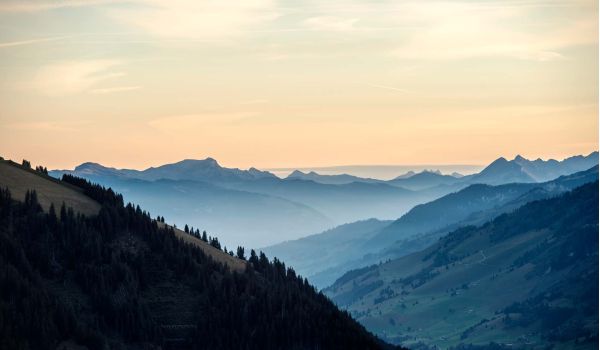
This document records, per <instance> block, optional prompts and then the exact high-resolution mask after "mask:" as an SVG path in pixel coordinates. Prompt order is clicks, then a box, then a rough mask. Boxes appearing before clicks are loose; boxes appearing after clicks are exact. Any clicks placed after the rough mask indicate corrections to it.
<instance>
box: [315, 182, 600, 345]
mask: <svg viewBox="0 0 600 350" xmlns="http://www.w3.org/2000/svg"><path fill="white" fill-rule="evenodd" d="M588 186H594V184H591V185H588ZM595 186H597V183H596V185H595ZM596 193H597V192H596ZM596 197H597V195H596ZM592 198H593V196H592ZM557 200H558V199H557ZM540 203H542V202H540ZM574 204H577V203H574ZM557 207H558V208H563V209H564V210H565V211H567V210H569V209H571V210H573V209H572V208H570V206H569V205H567V203H566V202H565V203H564V204H563V203H561V204H560V205H559V206H557ZM589 207H591V208H592V209H593V205H591V204H589V203H586V204H585V205H581V204H579V206H578V207H577V208H578V210H579V211H580V212H582V211H585V210H586V209H584V208H589ZM595 210H596V211H597V202H596V209H595ZM525 214H527V213H525V212H521V213H515V214H511V215H509V216H507V218H509V219H514V225H512V226H515V225H518V224H520V221H518V220H529V219H528V218H527V215H525ZM518 215H521V217H518ZM561 215H562V214H561ZM559 219H561V218H560V215H559V216H558V217H557V219H556V220H559ZM588 219H589V218H588ZM569 220H571V221H570V222H573V223H576V222H577V221H573V220H575V219H573V217H571V218H569ZM521 222H522V221H521ZM586 222H587V221H585V222H583V224H585V223H586ZM595 222H596V224H595V225H596V226H595V227H596V230H597V216H596V219H595ZM577 224H579V223H577ZM566 234H567V232H565V231H564V230H558V231H557V230H556V229H555V228H553V227H552V226H545V227H540V228H538V229H531V230H523V231H522V232H521V233H520V234H516V235H513V236H510V237H508V238H506V239H502V240H499V241H498V240H494V239H493V236H494V235H497V227H495V226H494V224H488V225H485V226H482V227H481V228H468V229H460V230H457V231H455V232H453V233H451V234H450V235H449V236H447V237H445V238H443V239H442V240H440V242H439V243H438V244H435V245H433V246H431V247H430V248H428V249H426V250H424V251H421V252H418V253H414V254H411V255H409V256H406V257H404V258H400V259H397V260H393V261H391V262H389V263H386V264H382V265H379V266H372V267H369V268H364V269H362V270H357V271H353V272H350V273H348V274H347V275H346V276H344V277H342V278H341V279H340V280H338V281H337V282H336V284H335V285H334V286H332V287H331V288H328V289H327V290H326V294H328V295H329V296H330V297H332V298H333V300H334V301H336V302H337V303H338V304H339V305H340V306H343V307H345V308H346V309H348V310H350V311H351V312H352V314H353V315H354V316H355V317H356V318H357V319H359V321H361V323H363V324H364V325H365V326H366V327H367V329H370V330H371V331H374V332H376V333H378V334H380V335H382V336H385V337H387V338H388V339H392V340H395V341H396V342H400V343H402V344H403V345H406V346H410V344H414V343H416V342H423V343H426V344H429V345H437V346H439V347H441V348H446V347H448V346H451V345H456V344H458V343H461V342H465V343H474V344H486V343H488V342H490V341H495V342H499V343H504V344H518V345H519V346H535V345H543V344H544V343H545V342H546V341H545V340H542V339H541V332H543V331H544V329H543V328H540V327H541V326H540V325H539V324H531V325H530V326H528V327H522V326H521V327H508V326H507V323H506V322H505V321H504V319H505V317H506V316H507V315H506V314H505V313H502V312H500V311H501V310H503V309H504V308H506V307H507V306H509V305H511V304H512V303H513V302H516V301H523V300H526V299H527V298H530V297H532V296H534V295H537V294H538V293H540V292H541V291H546V290H549V288H551V287H552V288H555V289H556V286H557V285H560V284H561V283H562V284H565V283H563V282H564V281H565V280H566V278H568V277H570V276H582V272H581V271H588V272H587V273H590V271H591V274H592V277H593V275H594V273H593V272H594V271H593V270H594V269H593V268H592V267H593V265H594V264H591V265H590V261H589V260H588V259H589V257H586V256H584V255H577V254H579V253H576V255H575V256H574V257H571V255H569V257H570V258H567V260H568V259H571V258H573V259H576V262H571V263H570V264H571V265H568V266H567V268H562V269H556V268H555V269H552V268H547V267H545V266H544V264H549V262H550V261H565V258H564V257H562V256H561V255H560V254H568V253H569V251H571V249H572V248H568V247H569V245H568V244H569V243H568V241H576V239H574V237H577V236H573V235H574V234H575V233H573V232H569V233H568V234H569V235H568V236H565V235H566ZM578 239H579V238H578ZM564 240H567V242H565V241H564ZM557 242H561V243H560V244H559V243H557ZM596 242H597V241H596ZM590 243H591V244H592V245H593V244H594V243H593V242H590ZM596 245H597V243H596ZM538 247H543V249H541V253H540V252H538V253H539V254H540V257H539V258H538V260H537V261H535V260H529V261H528V262H526V263H525V264H523V265H521V264H515V262H516V261H517V260H518V259H519V258H521V259H522V257H524V256H527V254H531V252H532V251H535V249H536V248H538ZM545 247H548V248H545ZM596 252H597V250H596ZM544 254H545V255H544ZM571 254H573V253H571ZM596 254H597V253H596ZM444 257H445V258H448V257H450V260H449V261H444V259H443V258H444ZM593 260H596V259H593ZM595 268H596V270H595V271H596V275H597V265H596V267H595ZM596 278H597V277H596ZM584 280H585V278H584ZM575 283H580V284H579V285H578V284H575ZM581 283H582V282H581V281H577V282H574V283H573V284H572V286H573V287H572V288H574V289H575V290H576V291H579V290H582V288H584V287H585V288H587V285H585V284H581ZM567 285H568V284H567ZM576 300H578V298H577V297H572V298H563V299H561V302H562V303H566V304H565V305H566V306H568V307H574V305H573V304H574V303H576ZM513 316H514V315H513ZM517 317H519V316H518V315H517ZM432 320H433V322H432ZM484 320H487V321H484ZM480 322H482V323H481V324H480ZM594 327H596V328H597V318H596V322H595V325H592V327H591V328H594ZM571 345H573V344H571ZM588 345H589V344H588ZM592 346H593V344H592Z"/></svg>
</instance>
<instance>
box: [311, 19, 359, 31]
mask: <svg viewBox="0 0 600 350" xmlns="http://www.w3.org/2000/svg"><path fill="white" fill-rule="evenodd" d="M356 22H358V19H357V18H341V17H334V16H317V17H310V18H307V19H306V20H304V25H305V26H307V27H308V28H310V29H313V30H319V31H336V32H346V31H350V30H353V29H354V24H355V23H356Z"/></svg>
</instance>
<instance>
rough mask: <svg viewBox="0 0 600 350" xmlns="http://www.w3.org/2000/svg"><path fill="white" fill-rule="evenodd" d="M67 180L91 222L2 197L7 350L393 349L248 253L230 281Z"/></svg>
mask: <svg viewBox="0 0 600 350" xmlns="http://www.w3.org/2000/svg"><path fill="white" fill-rule="evenodd" d="M66 180H68V181H69V183H70V184H71V185H76V186H77V187H80V188H81V190H82V192H83V193H84V194H85V195H87V196H90V197H91V198H93V200H94V201H96V202H98V203H100V204H101V206H102V207H101V209H100V211H99V212H98V215H97V216H96V215H93V216H90V217H82V216H79V215H75V211H73V210H67V209H61V210H60V215H59V216H56V214H55V213H54V212H53V211H50V212H48V213H44V212H43V211H42V208H41V206H40V205H39V203H38V201H37V198H38V195H37V192H30V193H28V194H27V196H26V199H25V201H24V202H21V201H15V200H14V199H13V198H12V197H11V195H10V191H9V190H6V189H2V190H0V320H3V322H0V347H1V348H2V349H23V348H25V349H26V348H32V349H56V348H61V349H62V348H63V347H71V348H82V349H107V348H110V349H124V348H131V349H233V348H243V349H283V348H286V349H313V348H347V349H383V348H387V347H388V346H387V345H386V344H384V343H382V342H380V341H379V340H378V339H376V338H375V337H373V336H372V335H371V334H369V333H368V332H366V331H365V330H364V328H362V327H361V326H360V325H359V324H357V323H356V322H355V321H354V320H352V318H351V317H349V315H348V314H346V313H344V312H341V311H339V310H338V309H336V307H335V306H334V305H333V304H332V303H331V302H330V301H329V300H328V299H327V298H325V297H324V296H323V295H322V294H318V293H317V292H316V291H315V290H314V288H313V287H311V286H310V285H309V284H308V283H307V282H306V281H305V280H303V279H302V278H300V277H298V276H297V275H296V274H295V272H294V271H293V270H292V269H288V268H286V266H285V265H284V264H283V263H281V262H280V261H277V260H274V261H273V262H269V261H268V259H267V258H266V256H265V255H263V254H261V255H260V256H256V255H255V254H254V252H251V254H250V258H249V259H248V262H247V263H245V264H247V268H246V269H244V270H243V271H240V272H235V271H234V270H232V269H229V268H227V267H226V266H224V265H222V264H221V263H219V262H216V261H214V260H213V259H211V258H210V257H208V256H207V255H206V254H204V252H203V250H202V249H198V247H197V246H196V245H194V244H188V243H186V241H184V240H182V239H181V238H179V237H178V234H177V233H175V232H174V230H172V229H171V228H168V227H164V226H161V225H159V223H158V222H157V221H156V220H153V219H151V218H150V216H149V214H148V213H147V212H145V211H142V210H141V209H140V208H139V207H138V208H135V207H134V206H132V205H127V206H124V205H123V201H122V197H121V196H120V195H116V194H115V193H114V192H112V191H109V190H105V189H103V188H101V187H99V186H95V185H91V184H89V183H87V182H85V181H84V180H81V179H77V178H73V177H68V178H66ZM26 185H27V184H25V186H26ZM59 185H60V186H64V184H63V183H59ZM69 187H71V186H69ZM40 191H41V192H40V193H39V196H40V197H42V196H43V195H44V192H43V191H44V188H41V189H40ZM75 209H77V208H75Z"/></svg>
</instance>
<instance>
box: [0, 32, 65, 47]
mask: <svg viewBox="0 0 600 350" xmlns="http://www.w3.org/2000/svg"><path fill="white" fill-rule="evenodd" d="M70 37H72V36H71V35H64V36H54V37H48V38H37V39H29V40H18V41H8V42H3V43H0V48H5V47H14V46H23V45H31V44H39V43H44V42H49V41H57V40H62V39H66V38H70Z"/></svg>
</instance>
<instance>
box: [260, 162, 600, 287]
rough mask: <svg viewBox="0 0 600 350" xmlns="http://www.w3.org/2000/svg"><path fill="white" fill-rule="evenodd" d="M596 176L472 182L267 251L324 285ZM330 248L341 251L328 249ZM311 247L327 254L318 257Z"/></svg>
mask: <svg viewBox="0 0 600 350" xmlns="http://www.w3.org/2000/svg"><path fill="white" fill-rule="evenodd" d="M597 180H598V167H597V166H596V167H594V168H592V169H589V170H586V171H583V172H579V173H575V174H572V175H568V176H562V177H560V178H558V179H556V180H553V181H549V182H546V183H539V184H538V183H528V184H507V185H500V186H490V185H471V186H469V187H467V188H465V189H463V190H461V191H458V192H456V193H451V194H448V195H446V196H444V197H442V198H439V199H437V200H434V201H432V202H429V203H425V204H422V205H418V206H416V207H414V208H413V209H411V210H410V211H409V212H408V213H407V214H405V215H404V216H402V217H401V218H400V219H398V220H395V221H393V222H391V223H389V222H388V223H387V224H385V225H382V222H379V221H376V220H369V221H366V222H357V223H352V224H347V225H343V226H340V227H338V228H336V229H333V230H330V231H327V232H324V233H322V234H317V235H312V236H309V237H307V238H302V239H299V240H296V241H292V242H283V243H281V244H278V245H275V246H272V247H267V248H265V251H267V252H269V253H270V254H272V255H275V256H277V257H279V258H281V259H283V260H284V261H286V262H288V263H289V264H290V265H292V266H294V267H296V268H297V269H298V271H299V272H301V273H303V274H304V275H306V276H308V277H309V279H310V280H311V281H312V282H313V283H314V284H315V285H316V286H317V287H321V288H322V287H326V286H328V285H329V284H331V283H333V282H334V281H335V279H336V278H337V277H339V276H341V275H342V274H343V273H344V272H346V271H349V270H351V269H353V268H359V267H363V266H367V265H370V264H374V263H378V262H380V261H385V260H388V259H395V258H398V257H401V256H404V255H407V254H410V253H413V252H416V251H419V250H422V249H425V248H427V247H428V246H430V245H431V244H433V243H434V242H436V241H437V240H438V239H439V238H440V237H442V236H443V235H445V234H446V233H448V232H450V231H452V230H454V229H456V228H458V227H460V226H465V225H480V224H483V223H485V222H487V221H489V220H491V219H493V218H494V217H496V216H498V215H500V214H502V213H506V212H510V211H513V210H515V209H516V208H518V207H520V206H522V205H524V204H526V203H527V202H530V201H533V200H538V199H544V198H549V197H552V196H556V195H559V194H561V193H562V192H564V191H568V190H571V189H573V188H575V187H578V186H581V185H583V184H585V183H588V182H593V181H597ZM368 223H371V225H368ZM340 247H343V249H342V250H340V249H339V248H340ZM329 251H332V252H336V254H327V253H326V252H329ZM312 252H322V253H320V255H319V256H317V255H313V254H312ZM338 252H339V254H338ZM308 257H311V258H313V259H315V263H309V262H307V260H306V259H307V258H308Z"/></svg>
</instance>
